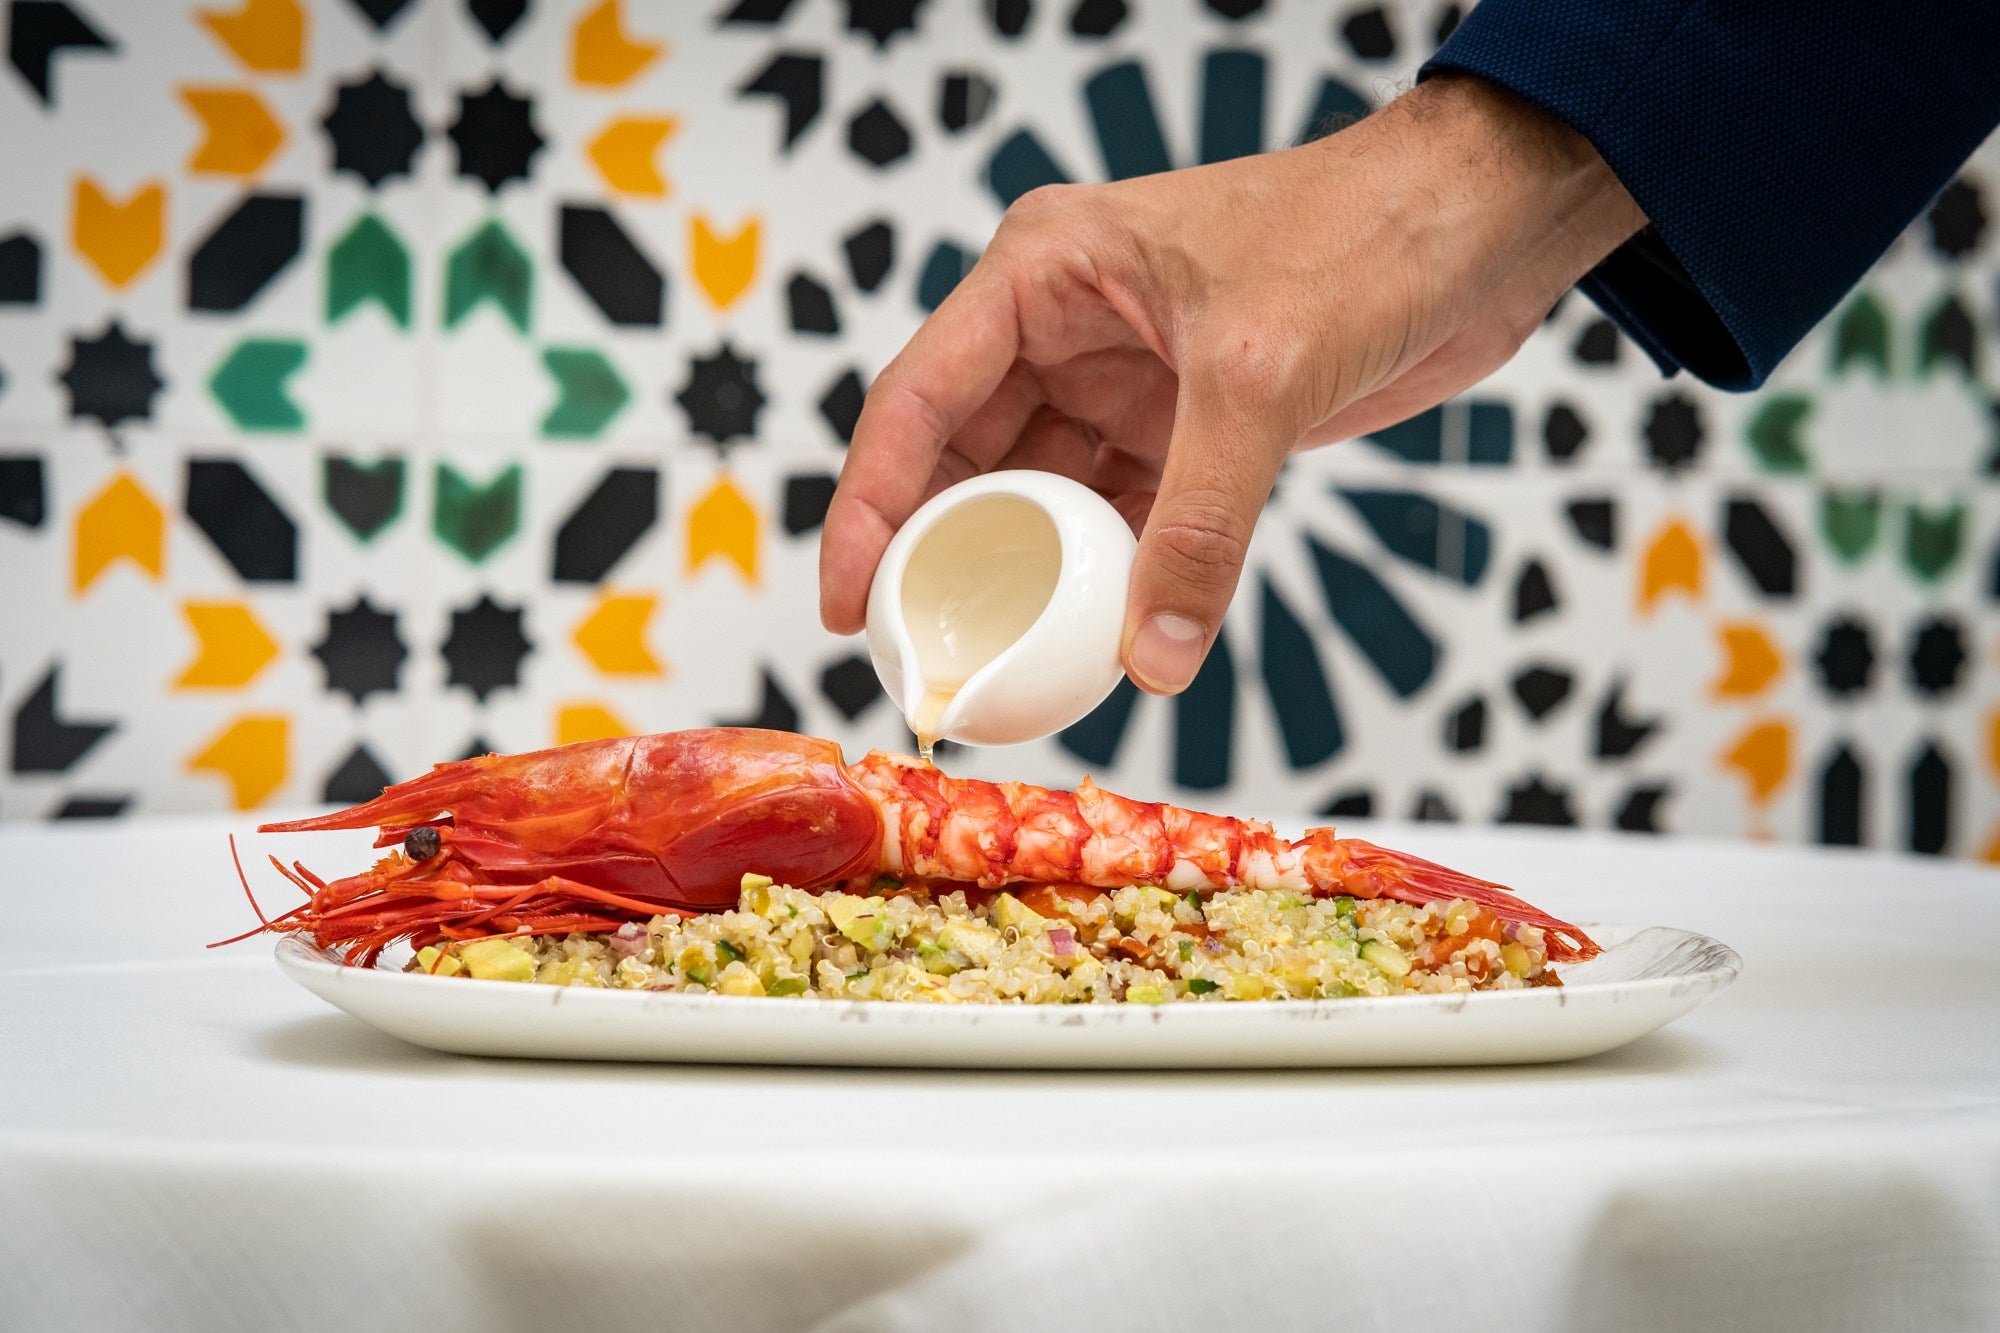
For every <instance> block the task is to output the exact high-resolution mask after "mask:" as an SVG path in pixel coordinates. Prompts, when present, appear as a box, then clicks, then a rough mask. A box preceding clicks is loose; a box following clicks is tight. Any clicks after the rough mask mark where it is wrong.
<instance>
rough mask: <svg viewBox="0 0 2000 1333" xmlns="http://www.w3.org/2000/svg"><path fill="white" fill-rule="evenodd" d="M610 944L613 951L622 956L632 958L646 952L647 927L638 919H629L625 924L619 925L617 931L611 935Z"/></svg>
mask: <svg viewBox="0 0 2000 1333" xmlns="http://www.w3.org/2000/svg"><path fill="white" fill-rule="evenodd" d="M610 944H611V952H613V953H615V954H617V955H618V956H619V957H620V958H631V957H633V956H635V955H637V954H640V953H644V952H645V949H646V928H645V927H644V926H642V925H640V924H639V923H638V922H637V921H627V922H626V923H625V924H624V925H622V926H620V927H618V931H617V933H616V934H614V935H613V936H612V937H611V940H610Z"/></svg>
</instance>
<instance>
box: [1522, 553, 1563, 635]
mask: <svg viewBox="0 0 2000 1333" xmlns="http://www.w3.org/2000/svg"><path fill="white" fill-rule="evenodd" d="M1560 605H1561V600H1560V599H1559V598H1558V597H1557V596H1556V585H1555V580H1554V578H1552V577H1551V576H1550V574H1549V570H1548V566H1547V565H1544V564H1543V563H1542V562H1541V561H1539V560H1533V559H1531V560H1529V561H1528V562H1527V563H1526V564H1524V565H1522V566H1521V572H1520V573H1519V574H1517V575H1515V577H1514V623H1515V624H1517V625H1521V624H1526V623H1527V622H1528V621H1530V620H1533V619H1534V618H1535V617H1536V616H1545V615H1547V614H1549V613H1550V612H1551V611H1554V610H1556V609H1557V607H1559V606H1560Z"/></svg>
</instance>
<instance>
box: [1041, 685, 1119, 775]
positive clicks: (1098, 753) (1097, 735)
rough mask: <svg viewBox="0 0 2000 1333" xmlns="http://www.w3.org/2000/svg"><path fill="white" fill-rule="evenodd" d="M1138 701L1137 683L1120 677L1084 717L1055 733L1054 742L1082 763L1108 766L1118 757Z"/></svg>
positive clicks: (1102, 766)
mask: <svg viewBox="0 0 2000 1333" xmlns="http://www.w3.org/2000/svg"><path fill="white" fill-rule="evenodd" d="M1138 702H1139V687H1138V686H1137V685H1134V684H1133V683H1132V681H1131V678H1130V677H1121V678H1120V679H1119V681H1118V684H1117V687H1116V688H1114V689H1113V690H1112V691H1111V696H1110V697H1109V698H1108V699H1106V700H1105V701H1104V702H1103V703H1101V704H1099V705H1098V706H1097V707H1095V708H1093V709H1091V710H1090V712H1089V713H1088V714H1087V715H1085V717H1084V719H1083V721H1081V722H1077V723H1074V724H1072V725H1070V726H1067V727H1064V728H1063V729H1062V730H1061V731H1059V732H1057V733H1056V744H1058V745H1060V746H1062V748H1063V749H1065V750H1067V751H1069V752H1070V753H1071V754H1073V755H1075V756H1076V757H1077V758H1078V759H1081V760H1083V762H1084V763H1086V764H1090V765H1092V766H1094V767H1097V768H1108V767H1110V765H1111V764H1112V762H1113V761H1114V760H1116V759H1117V758H1118V748H1119V747H1120V746H1121V745H1123V744H1124V743H1125V733H1126V731H1127V730H1128V729H1129V728H1130V726H1131V722H1132V710H1133V709H1134V708H1135V707H1136V706H1137V705H1138Z"/></svg>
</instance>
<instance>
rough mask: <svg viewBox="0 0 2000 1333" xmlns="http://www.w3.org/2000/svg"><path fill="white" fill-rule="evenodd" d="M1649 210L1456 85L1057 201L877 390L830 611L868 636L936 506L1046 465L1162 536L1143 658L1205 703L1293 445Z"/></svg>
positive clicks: (1490, 350) (1589, 256) (1321, 435)
mask: <svg viewBox="0 0 2000 1333" xmlns="http://www.w3.org/2000/svg"><path fill="white" fill-rule="evenodd" d="M1644 223H1645V218H1644V217H1643V216H1642V215H1641V213H1640V212H1639V209H1638V207H1637V206H1636V205H1635V204H1634V203H1633V202H1632V199H1631V197H1630V196H1629V195H1627V194H1626V193H1625V190H1624V188H1623V187H1622V186H1620V185H1619V184H1618V182H1617V179H1616V178H1615V177H1613V176H1612V174H1611V171H1610V169H1609V168H1608V167H1606V166H1605V165H1604V163H1603V161H1602V160H1601V159H1600V158H1599V157H1598V156H1597V154H1596V152H1595V151H1594V150H1593V149H1592V148H1591V147H1590V145H1589V144H1588V143H1587V142H1585V141H1584V140H1583V139H1582V138H1581V137H1580V136H1578V135H1577V134H1575V133H1574V132H1572V131H1570V130H1569V129H1567V128H1566V127H1564V126H1562V125H1561V124H1559V123H1557V122H1555V121H1553V120H1551V119H1550V118H1548V117H1547V116H1545V115H1543V114H1542V113H1541V112H1539V111H1537V110H1536V109H1534V108H1533V107H1531V106H1529V105H1527V104H1526V103H1524V102H1522V101H1520V100H1519V99H1518V98H1515V97H1513V96H1512V95H1511V94H1508V93H1506V92H1504V91H1503V90H1500V89H1497V88H1494V87H1492V86H1491V85H1488V84H1485V83H1483V82H1480V81H1479V80H1476V79H1470V78H1455V77H1441V78H1437V79H1434V80H1432V81H1430V82H1428V83H1425V84H1423V85H1422V86H1420V87H1418V88H1416V89H1414V90H1413V91H1411V92H1409V93H1406V94H1405V95H1403V96H1402V97H1400V98H1398V99H1397V100H1396V101H1394V102H1392V103H1391V104H1390V105H1389V106H1387V107H1385V108H1384V109H1383V110H1381V111H1379V112H1377V113H1376V114H1374V115H1373V116H1370V117H1369V118H1368V119H1366V120H1364V121H1362V122H1360V123H1359V124H1357V125H1354V126H1353V127H1351V128H1349V129H1346V130H1343V131H1341V132H1340V133H1338V134H1335V135H1332V136H1331V137H1329V138H1326V139H1322V140H1320V141H1318V142H1317V143H1312V144H1307V145H1305V146H1303V147H1299V148H1292V149H1287V150H1284V151H1282V152H1275V153H1267V154H1264V155H1262V156H1259V157H1250V158H1242V159H1239V160H1237V161H1233V162H1225V163H1220V164H1217V165H1215V166H1207V167H1197V168H1194V169H1191V170H1187V171H1174V172H1168V173H1165V174H1163V175H1158V176H1147V177H1142V178H1139V179H1136V180H1128V181H1120V182H1118V183H1116V184H1111V185H1071V186H1051V187H1046V188H1044V189H1040V190H1036V191H1035V192H1033V193H1032V194H1029V195H1026V196H1024V197H1023V198H1022V199H1020V200H1019V201H1018V202H1017V203H1015V205H1014V206H1013V207H1012V208H1010V209H1009V210H1008V211H1007V216H1006V217H1005V218H1004V219H1003V220H1002V221H1001V224H1000V229H999V231H998V232H997V233H996V234H995V236H994V238H993V243H992V245H991V246H989V247H988V248H987V251H986V253H985V255H984V256H983V257H982V258H981V259H980V261H979V263H978V264H977V265H976V266H974V268H973V270H972V272H971V273H969V274H967V275H966V277H965V280H964V281H963V282H961V283H960V284H959V286H958V288H957V290H955V291H954V292H952V294H951V296H950V297H949V298H948V299H947V300H946V301H945V302H944V304H943V305H941V306H940V307H939V308H938V310H937V312H936V313H935V314H934V315H932V316H931V318H930V319H929V320H928V321H927V322H926V323H925V324H924V326H923V327H922V328H921V329H919V330H918V331H917V334H916V336H915V337H914V338H912V339H911V340H910V344H909V346H908V347H906V348H905V349H904V350H903V352H902V354H901V355H899V356H898V357H897V358H896V359H895V361H893V362H892V363H891V364H890V365H889V366H888V367H887V368H886V369H885V370H883V372H882V373H881V375H880V376H878V377H877V378H876V380H875V383H874V385H873V387H872V388H870V390H869V392H868V400H867V404H866V406H865V407H864V408H863V410H862V413H861V420H860V423H859V424H858V425H857V426H856V428H855V432H854V442H853V445H852V447H851V449H850V451H849V454H848V459H847V465H846V467H845V469H844V470H843V471H842V473H841V478H840V486H839V488H838V489H837V490H836V492H835V493H834V497H833V502H832V505H831V507H830V508H829V509H828V511H827V519H826V529H825V534H824V537H823V539H822V545H821V554H820V614H821V618H822V619H823V620H824V621H825V622H826V624H827V627H828V628H829V629H832V630H834V631H835V632H837V633H853V632H855V631H856V630H859V629H860V628H861V624H862V618H863V614H864V612H865V609H866V606H867V596H868V585H869V580H870V579H871V578H872V577H873V575H874V571H875V566H876V563H877V562H878V561H879V560H880V559H881V556H882V551H883V548H884V547H886V546H887V545H888V542H889V538H890V537H891V536H892V535H893V534H894V532H895V530H896V528H897V527H898V526H899V525H900V524H902V522H903V521H904V520H905V519H907V518H908V517H909V516H910V514H911V513H912V512H914V511H915V509H916V508H917V506H918V505H919V504H921V503H922V502H923V501H924V500H926V499H928V498H930V497H931V496H932V495H935V494H936V493H937V492H938V491H940V490H943V489H944V488H945V487H946V486H949V485H951V484H953V483H954V482H958V481H962V480H964V479H965V478H966V477H969V476H972V475H974V474H976V473H980V472H987V471H991V470H993V469H995V468H1003V467H1031V468H1041V469H1045V470H1047V471H1050V472H1060V473H1063V474H1064V475H1066V476H1070V477H1074V478H1076V479H1077V480H1079V481H1082V482H1083V483H1085V484H1086V485H1089V486H1091V487H1093V488H1095V489H1096V490H1097V491H1099V492H1100V493H1101V494H1103V495H1105V496H1106V497H1107V498H1109V499H1110V500H1111V501H1112V502H1113V503H1114V504H1116V505H1117V506H1118V508H1119V509H1120V511H1121V512H1123V513H1124V515H1125V516H1126V518H1127V519H1128V520H1129V521H1130V522H1131V523H1132V525H1133V527H1134V529H1135V530H1137V531H1138V532H1139V555H1138V562H1137V564H1136V565H1135V566H1134V568H1133V572H1132V588H1131V601H1130V609H1129V612H1128V618H1127V621H1126V625H1125V637H1124V659H1125V666H1126V670H1127V671H1128V672H1129V673H1130V674H1131V676H1132V678H1133V680H1135V681H1137V682H1138V683H1139V684H1140V685H1141V686H1143V687H1145V688H1146V689H1148V690H1152V691H1154V692H1156V693H1163V694H1171V693H1174V692H1176V691H1179V690H1181V689H1183V688H1185V687H1186V686H1187V684H1188V682H1189V681H1190V680H1192V679H1193V678H1194V674H1195V671H1196V669H1197V668H1198V667H1199V666H1200V664H1201V659H1202V657H1203V656H1204V655H1205V654H1206V653H1207V651H1208V646H1209V644H1210V643H1211V642H1212V641H1213V639H1214V637H1215V634H1216V632H1217V630H1218V629H1219V628H1220V626H1221V623H1222V616H1223V612H1224V611H1225V610H1226V609H1227V607H1228V605H1229V599H1230V596H1231V595H1232V594H1233V593H1234V591H1235V589H1236V582H1237V578H1238V576H1239V574H1240V573H1241V572H1242V567H1243V558H1244V554H1245V551H1246V550H1247V549H1248V546H1249V542H1250V533H1251V529H1252V527H1253V526H1254V525H1255V523H1256V521H1257V515H1258V513H1259V511H1260V510H1261V509H1262V508H1263V505H1264V502H1265V500H1266V499H1267V498H1268V497H1269V495H1270V490H1271V486H1272V483H1273V482H1274V481H1275V480H1276V477H1277V474H1278V468H1279V465H1280V464H1281V463H1282V462H1283V461H1284V458H1285V456H1286V454H1288V453H1289V452H1291V451H1292V450H1293V449H1296V448H1300V447H1302V446H1305V445H1312V444H1323V443H1327V442H1329V441H1333V440H1343V439H1348V438H1351V437H1353V436H1356V435H1362V434H1366V433H1368V432H1370V431H1373V430H1378V429H1380V428H1381V427H1383V426H1386V425H1389V424H1391V423H1393V422H1397V421H1401V420H1403V419H1404V418H1405V417H1409V416H1412V415H1414V414H1416V413H1418V412H1421V411H1423V410H1424V409H1425V408H1428V407H1430V406H1432V405H1434V404H1436V403H1439V402H1442V401H1443V400H1444V399H1446V398H1449V397H1451V396H1452V395H1453V394H1455V393H1457V392H1459V391H1460V390H1461V389H1464V388H1465V387H1466V386H1467V385H1470V384H1472V383H1474V382H1475V381H1477V380H1479V379H1480V378H1482V377H1483V376H1485V375H1486V374H1488V373H1489V372H1490V371H1492V370H1493V369H1494V368H1495V367H1497V366H1499V365H1500V364H1501V363H1502V362H1504V361H1506V360H1507V359H1508V358H1509V357H1510V356H1512V355H1513V354H1514V351H1515V349H1516V348H1518V347H1519V346H1520V345H1521V343H1522V341H1523V340H1524V339H1525V338H1526V337H1527V336H1528V334H1530V333H1531V332H1533V331H1534V329H1535V328H1536V326H1537V325H1538V324H1539V323H1540V322H1541V320H1542V317H1543V316H1544V315H1545V314H1546V313H1547V312H1548V309H1549V307H1550V306H1551V305H1552V304H1554V302H1555V300H1556V298H1557V297H1558V296H1560V295H1561V294H1562V293H1563V292H1565V291H1567V290H1568V289H1569V288H1570V286H1571V285H1572V284H1574V283H1575V282H1576V280H1577V279H1578V278H1579V277H1581V276H1582V275H1583V274H1584V273H1586V272H1587V271H1589V269H1590V268H1591V267H1592V266H1594V265H1595V264H1596V263H1597V262H1598V261H1599V260H1600V259H1602V258H1603V257H1604V256H1605V255H1607V254H1609V253H1610V252H1611V251H1612V250H1613V249H1615V248H1616V247H1617V246H1618V245H1619V244H1620V243H1622V242H1623V241H1624V240H1625V239H1627V238H1628V237H1630V236H1631V235H1632V234H1633V233H1634V232H1635V231H1637V230H1638V229H1639V228H1640V227H1641V226H1643V225H1644Z"/></svg>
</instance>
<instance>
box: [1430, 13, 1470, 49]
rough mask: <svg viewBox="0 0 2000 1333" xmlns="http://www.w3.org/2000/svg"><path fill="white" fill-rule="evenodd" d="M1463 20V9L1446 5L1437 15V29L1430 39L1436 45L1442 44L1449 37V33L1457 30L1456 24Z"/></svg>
mask: <svg viewBox="0 0 2000 1333" xmlns="http://www.w3.org/2000/svg"><path fill="white" fill-rule="evenodd" d="M1464 21H1465V11H1464V10H1462V9H1460V8H1459V7H1458V6H1457V5H1446V6H1445V7H1444V10H1443V11H1442V12H1441V13H1440V14H1439V15H1438V21H1437V30H1436V31H1435V32H1434V33H1433V34H1432V38H1431V40H1432V41H1433V42H1435V43H1436V44H1437V45H1439V46H1443V45H1444V44H1445V43H1446V42H1447V41H1449V40H1450V39H1451V35H1452V34H1453V33H1455V32H1457V31H1458V25H1459V24H1460V23H1462V22H1464Z"/></svg>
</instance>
